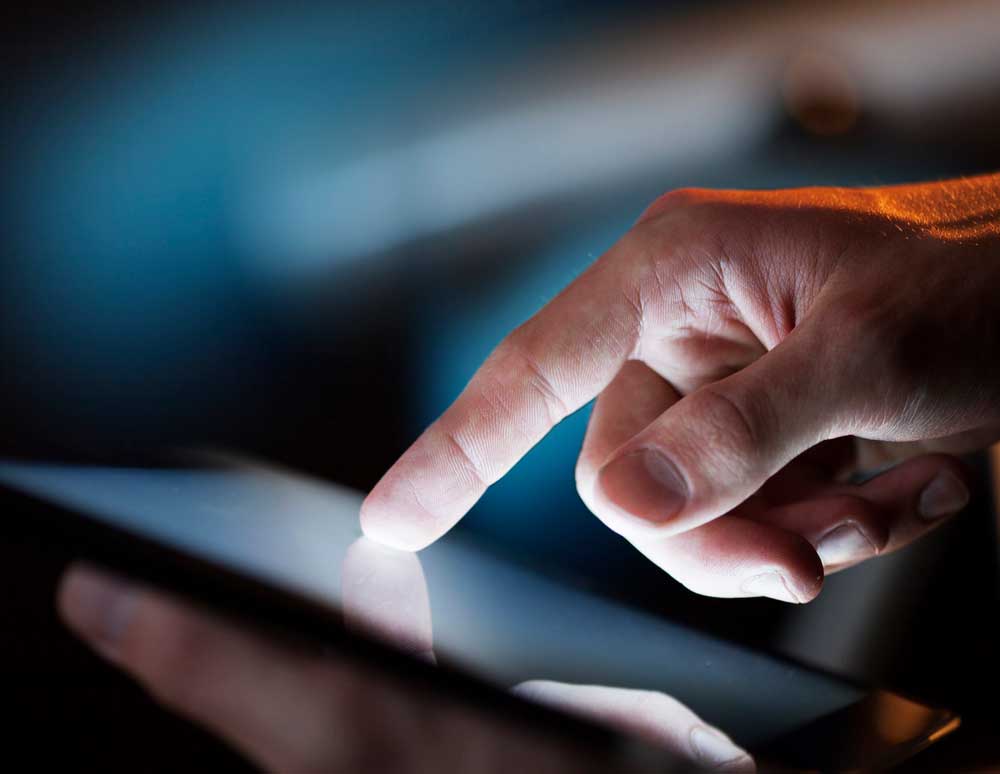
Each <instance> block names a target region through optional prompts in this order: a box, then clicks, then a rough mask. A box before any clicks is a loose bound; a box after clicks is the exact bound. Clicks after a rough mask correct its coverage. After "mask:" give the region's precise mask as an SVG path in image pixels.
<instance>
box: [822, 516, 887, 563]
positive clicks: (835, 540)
mask: <svg viewBox="0 0 1000 774" xmlns="http://www.w3.org/2000/svg"><path fill="white" fill-rule="evenodd" d="M816 553H818V554H819V558H820V559H822V560H823V566H824V567H833V566H834V565H838V564H844V563H845V562H853V561H857V560H859V559H866V558H868V557H869V556H874V555H875V554H877V553H878V551H877V550H876V548H875V544H874V543H872V541H871V540H869V539H868V538H867V537H865V535H864V534H863V533H862V532H861V530H859V529H858V527H857V525H855V524H852V523H846V524H841V525H840V526H839V527H836V528H835V529H832V530H830V531H829V532H827V533H826V534H825V535H824V536H823V538H822V539H821V540H820V541H819V545H817V546H816Z"/></svg>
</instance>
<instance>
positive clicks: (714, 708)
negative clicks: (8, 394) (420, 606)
mask: <svg viewBox="0 0 1000 774" xmlns="http://www.w3.org/2000/svg"><path fill="white" fill-rule="evenodd" d="M0 486H2V487H3V488H4V489H5V490H9V492H11V493H13V494H14V495H15V503H16V504H15V506H14V508H13V509H12V510H11V511H10V512H5V513H4V514H3V522H2V523H4V524H5V525H6V528H7V529H16V530H19V531H21V532H22V533H28V534H32V535H37V536H38V537H39V538H40V539H44V540H47V541H54V542H59V543H60V544H64V545H65V546H67V547H68V548H70V549H71V550H72V551H76V552H78V553H79V555H80V556H81V557H86V558H90V559H93V560H96V561H98V562H101V563H104V564H106V565H108V566H110V567H113V568H115V569H117V570H119V571H122V572H125V573H129V574H131V575H133V576H137V577H140V578H143V579H145V580H148V581H150V582H152V583H155V584H159V585H161V586H163V587H166V588H170V589H173V590H175V591H177V592H179V593H182V594H185V595H187V596H189V597H191V598H194V599H196V600H198V601H201V602H203V603H204V604H206V605H210V606H213V607H215V608H217V609H220V610H222V611H223V612H227V613H229V614H235V615H239V616H243V617H245V618H249V619H250V620H251V621H252V622H253V623H254V624H255V625H258V626H270V627H277V628H280V629H281V630H283V631H285V632H288V633H292V634H293V635H295V636H298V637H302V638H306V639H308V640H312V641H315V642H317V643H319V644H321V645H322V646H324V647H329V648H333V649H337V650H339V651H341V652H343V653H344V654H346V655H347V656H348V657H350V658H357V659H364V660H366V661H368V662H371V663H372V664H374V665H376V666H377V668H379V669H386V670H389V671H392V672H393V673H394V674H395V675H396V676H397V677H398V678H399V679H405V680H411V681H414V682H417V683H420V690H431V691H441V692H443V693H447V694H449V695H450V696H452V697H454V698H456V699H457V700H460V701H463V702H467V703H468V705H469V707H470V711H473V708H474V710H475V711H488V712H502V713H504V715H505V717H506V718H508V719H509V718H511V717H515V718H520V719H521V720H523V723H524V724H526V725H529V726H531V727H532V728H533V729H535V730H536V731H537V729H539V728H542V729H545V733H551V734H553V735H556V736H559V735H567V734H569V735H572V736H573V738H574V739H576V740H585V742H581V743H585V744H587V745H593V746H595V747H600V748H601V749H602V751H603V752H604V753H607V754H619V753H620V754H621V755H622V756H626V757H629V759H630V760H638V759H639V758H641V757H642V756H646V757H647V758H648V759H649V761H650V762H651V767H652V768H651V769H650V770H655V767H656V755H657V753H656V751H655V750H653V749H651V748H646V747H645V746H644V745H642V744H641V743H638V742H636V741H635V740H631V739H626V738H625V737H624V736H619V735H616V734H614V733H612V732H611V731H607V730H605V729H603V728H601V727H597V726H591V725H589V724H587V723H586V722H585V721H582V720H579V719H576V718H571V717H569V716H562V715H561V714H560V713H557V712H555V711H552V710H546V709H544V708H542V707H539V706H536V705H534V704H531V703H529V702H527V701H523V700H522V699H519V698H517V697H516V696H513V695H511V694H510V693H509V692H508V690H507V689H508V688H509V687H510V686H512V685H515V684H517V683H520V682H522V681H525V680H534V679H547V680H558V681H564V682H570V683H586V684H600V685H608V686H617V687H626V688H642V689H647V690H656V691H662V692H663V693H666V694H668V695H670V696H672V697H674V698H675V699H677V700H679V701H680V702H682V703H683V704H685V705H687V706H688V707H690V708H691V709H692V710H693V711H694V712H695V713H697V714H698V715H699V716H701V717H702V718H703V719H704V720H706V721H707V722H709V723H712V724H713V725H715V726H717V727H719V728H720V729H722V730H723V731H725V732H726V733H727V734H729V735H730V736H731V737H732V738H733V740H734V741H735V742H736V743H737V744H739V745H740V746H742V747H744V748H745V749H747V750H748V751H749V752H750V753H751V755H753V756H754V758H755V760H756V761H757V764H758V767H759V768H760V769H761V770H762V771H767V770H781V771H789V770H792V771H794V770H811V771H816V770H819V771H838V770H858V769H882V768H885V767H887V766H889V765H892V764H894V763H896V762H898V761H901V760H903V759H905V758H906V757H908V756H910V755H912V754H914V753H915V752H917V751H919V750H920V749H922V748H923V747H925V746H926V745H928V744H930V743H932V742H933V741H935V740H936V739H939V738H940V737H942V736H944V735H945V734H947V733H948V732H949V731H951V730H953V729H954V728H956V727H957V726H958V722H959V721H958V718H957V717H956V716H955V715H954V714H953V713H951V712H949V711H947V710H944V709H940V708H935V707H930V706H926V705H924V704H923V703H921V702H919V701H915V700H913V699H910V698H904V697H902V696H899V695H897V694H895V693H890V692H887V691H881V690H874V689H868V688H865V687H864V686H859V685H855V684H853V683H852V682H850V681H847V680H844V679H841V678H839V677H837V676H834V675H830V674H826V673H822V672H819V671H816V670H814V669H811V668H808V667H805V666H802V665H799V664H795V663H792V662H790V661H787V660H781V659H778V658H776V657H774V656H771V655H767V654H763V653H760V652H756V651H753V650H750V649H747V648H745V647H742V646H740V645H738V644H734V643H731V642H727V641H723V640H720V639H716V638H713V637H711V636H708V635H706V634H703V633H700V632H697V631H694V630H692V629H690V628H687V627H684V626H681V625H679V624H677V623H674V622H671V621H670V620H667V619H665V618H663V617H659V616H655V615H651V614H649V613H646V612H642V611H640V610H637V609H633V608H630V607H628V606H625V605H623V604H621V603H618V602H616V601H613V600H610V599H607V598H603V597H601V596H598V595H595V594H593V593H591V592H588V591H587V590H585V589H583V588H576V587H573V586H572V585H568V584H567V582H565V581H564V580H557V579H553V578H549V577H546V576H545V575H544V574H542V573H540V572H536V571H534V570H532V569H530V568H526V567H524V566H522V565H519V564H517V563H516V562H513V561H508V560H505V559H504V557H502V556H499V555H497V554H495V553H493V552H491V551H489V550H486V549H485V548H484V547H482V546H478V545H477V544H476V543H475V542H470V541H469V539H468V538H464V537H463V536H456V535H451V536H446V537H445V538H444V539H442V540H441V541H439V542H437V543H436V544H434V545H432V546H431V547H429V548H427V549H425V550H424V551H422V552H421V553H420V554H419V563H420V566H421V568H422V572H423V577H424V579H425V581H426V590H427V596H428V597H429V603H430V608H431V613H432V616H433V644H434V653H435V658H436V665H432V664H430V663H428V662H427V660H426V659H421V658H419V657H415V656H413V655H408V654H407V653H406V652H404V651H403V650H397V649H395V648H393V647H392V646H388V645H386V644H385V643H383V642H380V641H379V640H378V639H377V638H376V637H373V636H371V633H370V632H369V633H366V632H363V631H359V628H358V627H351V626H345V622H344V612H345V606H349V602H350V600H349V599H346V597H347V596H348V595H349V593H350V589H346V590H345V588H344V586H345V583H344V578H343V571H344V569H345V568H344V559H345V557H346V556H348V554H349V552H350V549H351V547H352V545H354V544H355V543H356V541H358V539H359V537H360V536H361V532H360V528H359V523H358V508H359V505H360V503H361V500H362V495H361V494H360V493H358V492H355V491H351V490H348V489H345V488H342V487H339V486H336V485H334V484H331V483H327V482H322V481H317V480H315V479H310V478H307V477H305V476H301V475H297V474H295V473H293V472H290V471H286V470H282V469H278V468H274V467H269V466H266V465H261V464H256V463H247V462H243V461H234V460H232V459H228V460H220V459H214V460H213V461H212V462H211V463H208V462H205V461H203V460H201V461H199V462H198V463H197V464H195V463H189V462H184V463H183V464H169V465H163V466H155V467H153V466H151V467H110V466H96V465H79V464H58V463H42V462H34V461H18V460H8V461H0ZM403 585H405V584H403ZM405 594H406V591H405V589H404V592H403V596H404V597H405ZM404 604H405V600H404ZM390 626H391V622H390ZM376 628H377V627H376ZM661 770H663V769H661Z"/></svg>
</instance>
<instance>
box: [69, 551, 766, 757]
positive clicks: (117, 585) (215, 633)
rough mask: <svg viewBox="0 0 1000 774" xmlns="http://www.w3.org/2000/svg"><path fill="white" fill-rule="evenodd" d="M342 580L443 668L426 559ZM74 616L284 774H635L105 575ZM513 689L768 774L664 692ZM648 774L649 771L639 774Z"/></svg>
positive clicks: (95, 641)
mask: <svg viewBox="0 0 1000 774" xmlns="http://www.w3.org/2000/svg"><path fill="white" fill-rule="evenodd" d="M341 575H342V580H341V587H342V590H343V608H344V615H345V623H346V625H347V626H348V627H349V628H352V629H355V630H364V631H365V632H367V633H369V634H372V635H375V636H377V637H379V638H381V639H384V640H387V641H389V642H391V643H393V644H394V645H395V646H396V647H398V648H401V649H403V650H405V651H408V652H410V653H412V654H413V655H416V656H417V657H420V658H424V659H430V660H433V658H434V656H433V651H432V640H431V631H432V627H431V608H430V600H429V597H428V593H427V586H426V582H425V581H424V576H423V571H422V569H421V567H420V563H419V561H418V559H417V557H416V555H415V554H409V553H403V552H398V551H394V550H392V549H387V548H383V547H381V546H378V545H376V544H374V543H371V542H370V541H367V540H364V539H362V540H360V541H358V542H357V543H355V544H354V545H353V546H352V547H351V548H350V550H349V551H348V553H347V556H346V557H345V559H344V564H343V569H342V574H341ZM59 609H60V612H61V613H62V615H63V617H64V619H65V620H66V621H67V623H68V624H69V626H70V627H71V628H72V629H73V630H74V631H75V632H76V633H77V634H79V635H80V636H81V637H82V638H83V639H84V640H85V641H86V642H87V643H89V644H90V645H91V646H92V647H94V648H95V649H96V650H97V652H98V653H100V654H101V655H103V656H104V657H105V658H107V659H109V660H110V661H111V662H112V663H113V664H115V665H117V666H119V667H120V668H122V669H124V670H125V671H127V672H129V673H130V674H132V675H134V676H135V677H136V678H137V679H138V680H139V681H140V682H142V683H143V684H144V685H145V686H146V687H147V688H148V689H149V691H150V693H151V694H152V695H153V696H154V698H156V699H157V700H159V701H160V702H162V703H163V704H165V705H166V706H167V707H169V708H171V709H173V710H174V711H176V712H179V713H180V714H182V715H185V716H187V717H189V718H190V719H192V720H193V721H195V722H197V723H200V724H202V725H204V726H205V727H206V728H208V729H209V730H211V731H212V732H214V733H216V734H218V735H219V736H220V737H222V738H223V739H225V740H226V741H228V742H229V743H230V744H232V745H233V746H234V747H235V748H237V749H238V750H241V751H242V752H243V753H245V754H246V755H247V756H249V757H250V759H252V760H253V761H255V762H256V763H258V764H259V765H261V766H263V767H264V768H266V769H268V770H271V771H280V772H335V771H345V772H355V771H359V772H360V771H393V772H400V774H407V772H429V771H435V772H436V771H477V772H478V771H483V772H488V771H497V772H500V771H511V770H523V771H540V772H553V773H554V774H555V773H557V772H566V773H567V774H569V773H570V772H573V773H574V774H575V772H597V771H609V770H615V771H618V770H620V768H619V766H618V765H614V763H613V762H612V763H610V764H609V763H608V762H607V761H600V760H595V759H594V757H593V755H592V754H585V753H584V752H582V751H581V750H580V749H579V748H578V747H574V748H567V746H565V745H560V744H556V743H550V742H546V740H545V739H543V738H540V735H538V734H535V735H527V734H525V733H524V731H523V729H518V728H517V727H515V726H514V725H512V724H510V725H504V724H503V723H501V722H498V720H497V719H496V718H491V717H489V716H485V715H481V714H479V713H476V712H475V711H474V710H473V708H471V707H469V706H467V705H460V704H457V703H454V702H451V701H448V700H446V699H445V698H443V697H439V696H435V695H434V694H433V693H430V692H427V691H423V692H420V691H417V690H415V689H414V688H413V687H412V686H409V685H405V684H403V683H402V682H399V681H398V680H394V679H393V678H392V677H391V676H390V675H388V674H387V673H379V672H377V671H375V670H373V669H372V668H371V667H366V666H362V665H360V664H355V663H350V662H347V661H345V660H344V659H341V658H337V657H334V656H332V655H330V654H319V653H316V652H307V651H306V650H305V649H304V648H303V647H301V646H298V647H297V646H294V645H292V644H289V643H286V642H280V641H278V640H276V639H274V638H273V637H267V636H265V635H263V634H260V633H258V632H254V631H252V630H250V629H248V628H246V627H245V626H242V625H239V624H236V623H233V622H231V621H226V620H224V619H222V618H220V617H218V616H215V615H213V614H211V613H209V612H207V611H204V610H201V609H199V608H197V607H195V606H192V605H190V604H188V603H186V602H183V601H181V600H180V599H177V598H175V597H172V596H170V595H167V594H163V593H161V592H158V591H154V590H153V589H150V588H147V587H145V586H141V585H136V584H132V583H130V582H129V581H127V580H125V579H122V578H120V577H116V576H113V575H110V574H108V573H106V572H103V571H101V570H98V569H96V568H93V567H89V566H86V565H80V566H76V567H75V568H72V569H71V570H70V571H69V572H68V573H67V575H66V577H65V578H64V580H63V583H62V585H61V588H60V591H59ZM514 690H515V691H516V692H517V693H519V694H521V695H522V696H524V697H525V698H528V699H530V700H534V701H538V702H542V703H546V704H549V705H551V706H554V707H556V708H559V709H563V710H565V711H567V712H572V713H577V714H580V715H583V716H587V717H589V718H591V719H593V720H595V721H597V722H602V723H606V724H607V725H610V726H613V727H616V728H618V729H619V730H621V731H623V732H625V733H628V734H634V735H636V736H638V737H641V738H643V739H645V740H646V741H647V742H649V743H651V744H653V745H656V746H658V747H661V748H664V750H665V751H666V753H665V756H664V757H665V758H666V759H667V760H668V761H669V760H673V761H674V762H675V763H676V769H677V770H680V771H690V770H691V769H692V767H696V768H699V769H700V770H705V769H713V770H719V769H721V770H725V771H732V772H736V771H741V772H745V771H753V770H754V764H753V761H752V760H751V759H750V758H749V756H747V755H746V753H745V752H743V751H742V750H741V749H739V748H738V747H736V746H735V745H734V744H733V743H732V741H730V740H729V738H728V737H726V736H725V735H724V734H723V733H722V732H720V731H718V730H717V729H714V728H712V727H710V726H708V725H707V724H705V723H704V722H703V721H701V720H700V719H699V718H698V717H697V716H696V715H695V714H694V713H693V712H691V711H690V710H689V709H687V708H686V707H684V706H683V705H682V704H680V703H679V702H677V701H675V700H674V699H671V698H670V697H668V696H665V695H664V694H661V693H655V692H650V691H636V690H624V689H616V688H605V687H602V686H582V685H566V684H563V683H554V682H549V681H531V682H528V683H523V684H521V685H520V686H517V687H516V688H515V689H514ZM662 761H663V758H660V759H659V762H660V763H662ZM618 763H619V764H620V762H618ZM633 770H635V771H640V770H645V769H638V768H636V769H627V770H626V771H633ZM656 770H658V771H663V770H664V769H662V768H660V767H659V766H658V767H657V769H656Z"/></svg>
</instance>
